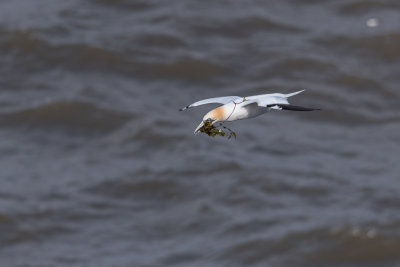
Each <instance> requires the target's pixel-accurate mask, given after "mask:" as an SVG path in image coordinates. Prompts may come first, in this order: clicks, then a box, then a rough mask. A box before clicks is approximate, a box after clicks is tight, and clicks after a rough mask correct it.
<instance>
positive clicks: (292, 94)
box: [285, 90, 305, 98]
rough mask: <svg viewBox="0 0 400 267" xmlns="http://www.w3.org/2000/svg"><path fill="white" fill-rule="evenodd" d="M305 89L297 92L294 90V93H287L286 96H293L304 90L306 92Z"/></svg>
mask: <svg viewBox="0 0 400 267" xmlns="http://www.w3.org/2000/svg"><path fill="white" fill-rule="evenodd" d="M304 91H305V90H301V91H297V92H294V93H290V94H286V95H285V97H286V98H289V97H291V96H294V95H297V94H300V93H302V92H304Z"/></svg>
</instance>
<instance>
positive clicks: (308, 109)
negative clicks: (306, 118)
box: [278, 104, 321, 111]
mask: <svg viewBox="0 0 400 267" xmlns="http://www.w3.org/2000/svg"><path fill="white" fill-rule="evenodd" d="M278 106H280V107H281V108H282V109H283V110H293V111H314V110H321V109H319V108H305V107H300V106H294V105H288V104H278Z"/></svg>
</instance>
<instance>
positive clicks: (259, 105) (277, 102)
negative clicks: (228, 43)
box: [179, 90, 318, 134]
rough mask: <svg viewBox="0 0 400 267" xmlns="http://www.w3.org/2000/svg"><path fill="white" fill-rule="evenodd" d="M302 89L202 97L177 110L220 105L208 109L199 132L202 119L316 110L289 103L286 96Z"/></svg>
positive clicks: (212, 121)
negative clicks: (247, 94) (287, 91)
mask: <svg viewBox="0 0 400 267" xmlns="http://www.w3.org/2000/svg"><path fill="white" fill-rule="evenodd" d="M303 91H304V90H301V91H298V92H294V93H291V94H279V93H274V94H264V95H255V96H246V97H241V96H223V97H214V98H208V99H203V100H200V101H197V102H194V103H193V104H190V105H189V106H186V107H184V108H181V109H180V110H179V111H182V110H185V109H188V108H192V107H197V106H200V105H205V104H211V103H218V104H222V106H220V107H218V108H216V109H213V110H211V111H209V112H208V113H207V114H206V115H205V116H204V117H203V121H202V122H201V123H200V124H199V126H197V128H196V130H195V131H194V133H195V134H197V133H199V131H200V128H201V127H202V126H203V125H204V121H207V120H209V121H211V124H214V123H216V122H226V121H235V120H243V119H249V118H253V117H256V116H259V115H261V114H264V113H266V112H268V111H270V110H272V109H276V110H295V111H312V110H318V109H315V108H305V107H300V106H293V105H290V104H289V102H288V98H289V97H291V96H294V95H297V94H300V93H301V92H303Z"/></svg>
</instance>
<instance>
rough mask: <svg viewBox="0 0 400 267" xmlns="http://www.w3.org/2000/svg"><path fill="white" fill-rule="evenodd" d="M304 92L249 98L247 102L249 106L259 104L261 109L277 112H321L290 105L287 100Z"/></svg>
mask: <svg viewBox="0 0 400 267" xmlns="http://www.w3.org/2000/svg"><path fill="white" fill-rule="evenodd" d="M303 91H304V90H302V91H298V92H294V93H291V94H277V93H275V94H265V95H255V96H248V97H246V100H247V102H248V104H247V105H250V104H254V103H257V105H258V106H259V107H265V108H269V109H277V110H282V109H283V110H294V111H312V110H319V109H315V108H305V107H300V106H294V105H291V104H289V101H288V100H287V99H288V98H289V97H291V96H294V95H297V94H299V93H301V92H303Z"/></svg>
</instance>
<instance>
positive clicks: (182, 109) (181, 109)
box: [179, 106, 189, 111]
mask: <svg viewBox="0 0 400 267" xmlns="http://www.w3.org/2000/svg"><path fill="white" fill-rule="evenodd" d="M188 108H189V106H186V107H183V108H180V109H179V111H184V110H185V109H188Z"/></svg>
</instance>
